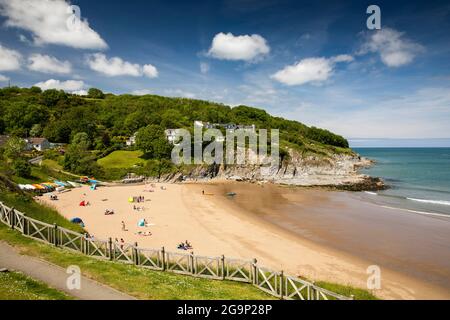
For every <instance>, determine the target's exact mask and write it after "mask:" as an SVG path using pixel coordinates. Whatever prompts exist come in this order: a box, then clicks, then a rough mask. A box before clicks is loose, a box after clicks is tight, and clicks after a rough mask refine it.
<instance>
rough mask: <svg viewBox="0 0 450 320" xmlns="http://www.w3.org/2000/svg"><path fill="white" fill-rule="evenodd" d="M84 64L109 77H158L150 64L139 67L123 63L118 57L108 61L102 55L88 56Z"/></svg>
mask: <svg viewBox="0 0 450 320" xmlns="http://www.w3.org/2000/svg"><path fill="white" fill-rule="evenodd" d="M86 62H87V64H88V65H89V67H90V68H91V69H92V70H94V71H97V72H100V73H103V74H104V75H107V76H110V77H117V76H132V77H140V76H142V75H145V76H147V77H149V78H155V77H157V76H158V70H157V69H156V68H155V67H154V66H152V65H151V64H146V65H144V66H141V65H139V64H137V63H131V62H128V61H125V60H123V59H122V58H119V57H113V58H110V59H108V58H107V57H106V56H105V55H104V54H103V53H95V54H91V55H89V56H88V57H87V59H86Z"/></svg>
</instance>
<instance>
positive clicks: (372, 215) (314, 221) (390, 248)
mask: <svg viewBox="0 0 450 320" xmlns="http://www.w3.org/2000/svg"><path fill="white" fill-rule="evenodd" d="M207 188H208V189H209V190H214V191H213V192H215V193H219V194H225V193H227V192H231V191H233V192H236V193H237V194H238V195H237V196H235V197H232V198H228V199H227V200H226V202H227V203H228V205H230V206H233V207H235V208H236V209H237V210H241V211H242V210H244V211H245V212H247V213H249V214H252V215H254V216H255V217H258V218H260V219H263V220H265V221H267V222H270V223H271V224H273V225H276V226H278V227H279V228H280V229H282V230H283V231H287V232H290V233H291V234H293V235H295V236H297V237H299V238H303V239H308V240H310V241H311V242H314V243H317V244H320V245H323V246H326V247H330V248H334V249H336V250H339V251H341V252H344V253H347V254H350V255H351V256H355V257H358V258H362V259H364V260H366V261H368V262H370V263H372V264H375V265H379V266H380V267H382V269H383V268H385V269H389V270H392V271H396V272H401V273H402V274H405V275H408V276H411V277H413V278H416V279H419V280H420V281H424V282H426V283H429V284H432V285H435V286H438V287H442V288H443V290H449V291H450V216H449V217H434V216H428V215H421V214H415V213H412V212H409V211H407V210H401V209H391V208H384V207H381V206H379V205H376V204H372V203H368V202H366V201H363V200H361V198H360V196H359V195H358V194H357V193H349V192H327V191H324V190H320V189H298V188H288V187H279V186H273V185H260V186H259V185H242V184H233V183H231V184H218V185H214V186H211V185H210V186H207ZM222 200H223V199H222Z"/></svg>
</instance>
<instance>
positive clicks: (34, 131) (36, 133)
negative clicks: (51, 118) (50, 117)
mask: <svg viewBox="0 0 450 320" xmlns="http://www.w3.org/2000/svg"><path fill="white" fill-rule="evenodd" d="M41 135H42V126H41V124H39V123H36V124H34V125H33V126H32V127H31V130H30V136H32V137H40V136H41Z"/></svg>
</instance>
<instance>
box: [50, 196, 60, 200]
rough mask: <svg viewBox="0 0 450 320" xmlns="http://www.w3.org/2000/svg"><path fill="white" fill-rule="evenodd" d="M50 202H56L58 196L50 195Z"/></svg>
mask: <svg viewBox="0 0 450 320" xmlns="http://www.w3.org/2000/svg"><path fill="white" fill-rule="evenodd" d="M50 200H52V201H56V200H58V196H57V195H56V194H52V195H51V196H50Z"/></svg>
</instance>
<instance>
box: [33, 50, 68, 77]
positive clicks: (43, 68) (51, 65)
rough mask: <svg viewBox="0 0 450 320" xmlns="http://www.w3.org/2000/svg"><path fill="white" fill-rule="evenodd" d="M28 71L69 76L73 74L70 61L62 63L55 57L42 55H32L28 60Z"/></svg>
mask: <svg viewBox="0 0 450 320" xmlns="http://www.w3.org/2000/svg"><path fill="white" fill-rule="evenodd" d="M28 62H29V64H28V69H30V70H32V71H38V72H43V73H59V74H67V73H70V72H72V65H71V64H70V62H69V61H60V60H58V59H56V58H55V57H51V56H48V55H42V54H32V55H31V56H30V57H29V58H28Z"/></svg>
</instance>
